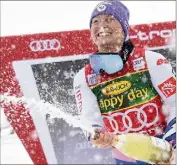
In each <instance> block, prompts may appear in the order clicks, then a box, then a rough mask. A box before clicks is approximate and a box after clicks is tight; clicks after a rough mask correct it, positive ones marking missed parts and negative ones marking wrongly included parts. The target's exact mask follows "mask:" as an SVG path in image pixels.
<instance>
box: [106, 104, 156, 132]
mask: <svg viewBox="0 0 177 165" xmlns="http://www.w3.org/2000/svg"><path fill="white" fill-rule="evenodd" d="M147 106H151V107H153V109H154V111H155V117H154V119H153V120H152V121H151V122H148V116H147V114H146V113H145V111H144V109H145V108H146V107H147ZM130 113H136V114H137V117H136V121H137V122H139V123H140V126H138V127H136V128H134V127H133V121H132V119H131V118H130ZM118 116H120V117H121V118H122V122H123V125H124V128H125V130H124V131H123V130H122V131H121V130H120V128H119V125H118V122H117V120H115V118H114V117H118ZM141 116H143V119H142V118H141ZM158 117H159V112H158V107H157V105H156V104H154V103H148V104H145V105H143V106H142V107H141V108H139V109H137V108H133V109H129V110H127V111H126V112H125V113H122V112H118V113H115V114H113V115H111V116H104V117H103V121H104V120H108V121H109V124H110V125H111V127H112V129H113V131H114V132H113V133H115V134H117V133H118V134H122V133H128V132H130V131H140V130H142V129H143V128H144V127H150V126H152V125H154V124H155V123H156V122H157V121H158ZM126 120H127V121H128V123H127V122H126Z"/></svg>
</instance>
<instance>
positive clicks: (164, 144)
mask: <svg viewBox="0 0 177 165" xmlns="http://www.w3.org/2000/svg"><path fill="white" fill-rule="evenodd" d="M151 140H152V144H153V145H154V146H156V147H158V148H160V149H163V150H168V148H169V146H168V143H167V142H166V141H165V140H163V139H159V138H155V137H151Z"/></svg>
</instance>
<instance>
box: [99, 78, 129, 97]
mask: <svg viewBox="0 0 177 165" xmlns="http://www.w3.org/2000/svg"><path fill="white" fill-rule="evenodd" d="M131 85H132V84H131V82H129V81H119V82H116V83H114V84H110V85H108V86H106V87H105V88H104V89H103V90H102V92H103V94H105V95H117V94H120V93H123V92H125V91H127V90H128V89H129V88H130V87H131Z"/></svg>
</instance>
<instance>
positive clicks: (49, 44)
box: [29, 39, 61, 52]
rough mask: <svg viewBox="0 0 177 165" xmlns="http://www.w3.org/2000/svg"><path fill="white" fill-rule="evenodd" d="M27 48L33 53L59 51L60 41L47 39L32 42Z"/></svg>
mask: <svg viewBox="0 0 177 165" xmlns="http://www.w3.org/2000/svg"><path fill="white" fill-rule="evenodd" d="M29 47H30V49H31V50H32V51H33V52H43V51H46V50H59V49H60V48H61V45H60V41H59V40H57V39H47V40H38V41H32V42H31V43H30V45H29Z"/></svg>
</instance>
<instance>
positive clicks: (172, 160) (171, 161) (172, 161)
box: [157, 150, 176, 165]
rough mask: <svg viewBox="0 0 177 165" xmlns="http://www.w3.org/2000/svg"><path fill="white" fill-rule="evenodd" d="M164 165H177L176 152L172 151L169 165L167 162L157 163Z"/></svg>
mask: <svg viewBox="0 0 177 165" xmlns="http://www.w3.org/2000/svg"><path fill="white" fill-rule="evenodd" d="M163 164H168V165H170V164H176V162H175V150H173V151H172V155H171V158H170V160H169V162H167V163H166V162H159V163H157V165H163Z"/></svg>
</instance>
